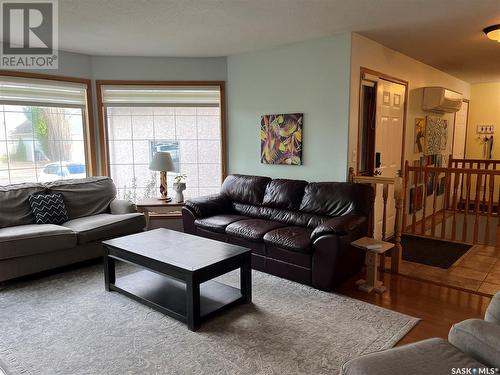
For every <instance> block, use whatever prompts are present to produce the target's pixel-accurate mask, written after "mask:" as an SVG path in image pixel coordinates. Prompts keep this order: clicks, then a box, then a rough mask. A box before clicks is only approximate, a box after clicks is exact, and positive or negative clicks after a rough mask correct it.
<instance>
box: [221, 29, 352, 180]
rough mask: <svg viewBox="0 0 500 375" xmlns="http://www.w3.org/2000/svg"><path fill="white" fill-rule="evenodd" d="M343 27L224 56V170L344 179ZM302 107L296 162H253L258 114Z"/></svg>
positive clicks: (346, 61) (346, 44)
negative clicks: (339, 31) (338, 31)
mask: <svg viewBox="0 0 500 375" xmlns="http://www.w3.org/2000/svg"><path fill="white" fill-rule="evenodd" d="M350 44H351V37H350V34H339V35H335V36H332V37H328V38H322V39H316V40H312V41H306V42H301V43H295V44H292V45H288V46H283V47H279V48H274V49H271V50H263V51H258V52H251V53H244V54H240V55H235V56H229V57H228V84H227V88H228V89H227V93H228V95H227V98H228V99H227V108H228V112H227V113H228V129H227V147H228V170H229V173H243V174H255V175H267V176H272V177H282V178H295V179H305V180H310V181H345V179H346V173H347V169H346V167H347V138H348V108H349V76H350V72H349V71H350ZM294 112H302V113H304V127H303V155H302V156H303V165H301V166H289V165H267V164H261V162H260V120H261V116H262V115H265V114H278V113H294Z"/></svg>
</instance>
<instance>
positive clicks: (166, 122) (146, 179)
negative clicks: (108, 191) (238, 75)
mask: <svg viewBox="0 0 500 375" xmlns="http://www.w3.org/2000/svg"><path fill="white" fill-rule="evenodd" d="M101 93H102V100H103V108H104V112H103V113H104V120H105V124H106V140H107V142H106V148H107V162H108V164H107V166H106V167H107V169H108V172H109V175H110V176H111V178H113V180H114V182H115V184H116V186H117V189H118V195H119V197H121V198H127V199H132V200H134V201H137V200H140V199H143V198H150V197H156V196H158V195H159V176H158V173H157V172H153V171H150V170H149V163H150V161H151V160H152V157H153V155H154V153H155V152H158V151H163V152H169V153H170V155H171V156H172V159H173V161H174V164H175V166H176V171H173V172H168V185H169V192H168V193H169V195H170V196H173V194H174V192H173V191H172V183H173V177H175V176H176V175H177V174H185V175H186V176H187V189H186V191H185V196H186V197H191V198H192V197H196V196H200V195H207V194H213V193H217V192H218V191H219V189H220V186H221V182H222V174H223V167H222V164H223V163H222V130H221V129H222V127H221V108H220V101H221V99H220V98H221V93H220V87H219V86H202V87H191V86H190V87H187V86H175V87H171V86H158V85H155V86H135V85H120V86H116V85H112V84H110V85H102V86H101Z"/></svg>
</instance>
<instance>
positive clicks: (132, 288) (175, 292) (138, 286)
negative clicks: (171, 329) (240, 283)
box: [110, 270, 243, 322]
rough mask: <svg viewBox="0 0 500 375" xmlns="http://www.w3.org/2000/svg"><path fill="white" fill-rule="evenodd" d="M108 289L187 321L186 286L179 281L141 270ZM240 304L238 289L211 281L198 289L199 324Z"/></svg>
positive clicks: (119, 279) (241, 298)
mask: <svg viewBox="0 0 500 375" xmlns="http://www.w3.org/2000/svg"><path fill="white" fill-rule="evenodd" d="M110 289H111V290H115V291H117V292H120V293H123V294H125V295H126V296H128V297H130V298H132V299H135V300H136V301H139V302H142V303H144V304H146V305H148V306H150V307H152V308H154V309H156V310H158V311H160V312H162V313H164V314H166V315H169V316H172V317H174V318H176V319H178V320H180V321H182V322H186V320H187V318H186V314H187V305H186V301H187V300H186V284H185V283H183V282H181V281H178V280H176V279H173V278H170V277H168V276H163V275H159V274H156V273H154V272H151V271H147V270H144V271H138V272H135V273H133V274H130V275H127V276H123V277H120V278H118V279H117V280H116V282H115V283H114V284H111V285H110ZM240 302H243V297H242V295H241V291H240V290H239V289H237V288H234V287H232V286H229V285H226V284H223V283H220V282H217V281H213V280H210V281H207V282H204V283H203V284H201V285H200V318H201V319H202V320H205V319H208V318H209V317H211V316H213V315H214V314H215V313H216V312H218V311H220V310H223V309H226V308H228V307H230V306H233V305H235V304H237V303H240Z"/></svg>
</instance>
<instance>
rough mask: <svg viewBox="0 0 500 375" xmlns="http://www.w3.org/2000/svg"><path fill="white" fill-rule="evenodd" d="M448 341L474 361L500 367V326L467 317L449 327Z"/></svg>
mask: <svg viewBox="0 0 500 375" xmlns="http://www.w3.org/2000/svg"><path fill="white" fill-rule="evenodd" d="M448 341H449V342H450V343H451V344H452V345H454V346H456V347H457V348H458V349H460V350H461V351H463V352H464V353H465V354H467V355H469V356H471V357H472V358H474V359H475V360H476V361H478V362H481V363H483V364H485V365H487V366H490V367H497V368H498V367H500V326H499V325H497V324H495V323H491V322H486V321H484V320H481V319H468V320H464V321H463V322H460V323H457V324H455V325H454V326H453V327H451V329H450V332H449V334H448Z"/></svg>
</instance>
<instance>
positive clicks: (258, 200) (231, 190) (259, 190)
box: [221, 174, 271, 205]
mask: <svg viewBox="0 0 500 375" xmlns="http://www.w3.org/2000/svg"><path fill="white" fill-rule="evenodd" d="M270 181H271V179H270V178H269V177H261V176H246V175H238V174H234V175H229V176H227V177H226V179H225V180H224V183H223V184H222V187H221V193H222V194H223V195H225V196H226V197H228V198H229V199H230V200H231V201H233V202H240V203H247V204H255V205H260V204H262V199H263V198H264V192H265V191H266V186H267V184H268V183H269V182H270Z"/></svg>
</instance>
